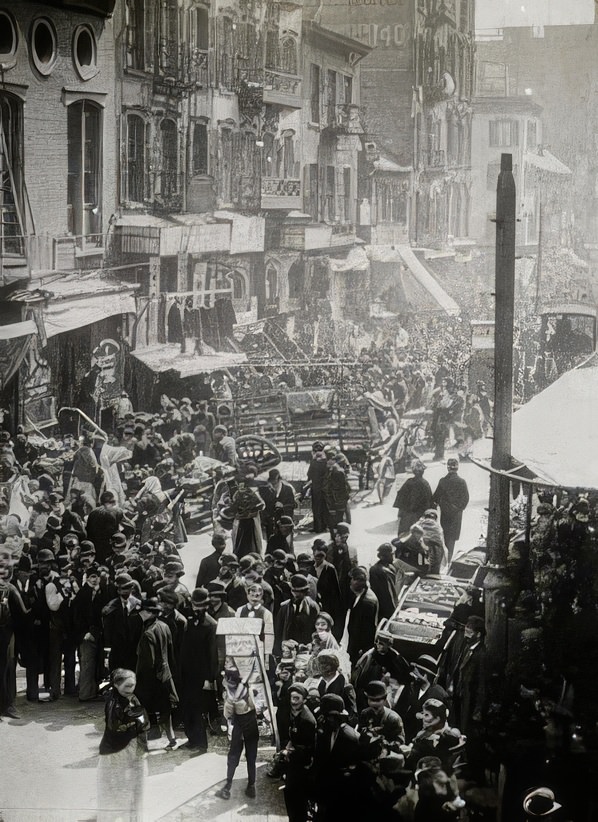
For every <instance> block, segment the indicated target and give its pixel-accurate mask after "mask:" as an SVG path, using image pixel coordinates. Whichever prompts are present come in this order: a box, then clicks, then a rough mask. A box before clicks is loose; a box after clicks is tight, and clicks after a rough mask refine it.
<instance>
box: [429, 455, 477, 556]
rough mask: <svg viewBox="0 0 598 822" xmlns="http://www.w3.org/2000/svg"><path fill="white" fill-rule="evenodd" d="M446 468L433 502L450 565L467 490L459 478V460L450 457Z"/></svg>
mask: <svg viewBox="0 0 598 822" xmlns="http://www.w3.org/2000/svg"><path fill="white" fill-rule="evenodd" d="M446 467H447V474H446V476H444V477H441V479H440V480H439V481H438V485H437V486H436V490H435V491H434V498H433V500H434V504H435V505H437V506H438V507H439V508H440V525H441V526H442V530H443V532H444V542H445V545H446V549H447V551H448V561H449V564H450V562H451V560H452V558H453V551H454V550H455V543H456V542H457V540H458V539H459V537H460V536H461V520H462V517H463V511H464V510H465V509H466V508H467V505H468V503H469V490H468V488H467V483H466V482H465V480H464V479H463V478H462V477H460V476H459V460H458V459H456V458H455V457H451V458H450V459H448V460H447V463H446ZM429 507H430V506H429V505H427V506H426V508H429Z"/></svg>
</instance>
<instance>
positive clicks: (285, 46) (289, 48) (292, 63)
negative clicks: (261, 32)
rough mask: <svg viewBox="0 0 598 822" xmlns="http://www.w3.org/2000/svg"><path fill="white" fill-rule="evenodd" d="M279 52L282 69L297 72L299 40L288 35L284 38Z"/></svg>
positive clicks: (292, 72)
mask: <svg viewBox="0 0 598 822" xmlns="http://www.w3.org/2000/svg"><path fill="white" fill-rule="evenodd" d="M279 54H280V57H279V60H280V66H279V68H280V71H286V72H288V73H289V74H297V41H296V40H295V38H294V37H291V36H288V35H287V36H286V37H283V38H282V40H281V41H280V49H279Z"/></svg>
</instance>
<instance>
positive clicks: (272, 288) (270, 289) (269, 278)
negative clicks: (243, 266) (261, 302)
mask: <svg viewBox="0 0 598 822" xmlns="http://www.w3.org/2000/svg"><path fill="white" fill-rule="evenodd" d="M277 297H278V273H277V271H276V269H275V268H274V266H273V265H270V266H268V268H267V270H266V302H267V303H272V302H274V300H275V299H276V298H277Z"/></svg>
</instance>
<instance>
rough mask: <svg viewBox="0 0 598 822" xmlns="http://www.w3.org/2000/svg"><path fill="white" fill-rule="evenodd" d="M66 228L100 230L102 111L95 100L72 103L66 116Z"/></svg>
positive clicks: (83, 233) (79, 233)
mask: <svg viewBox="0 0 598 822" xmlns="http://www.w3.org/2000/svg"><path fill="white" fill-rule="evenodd" d="M67 143H68V183H67V200H68V217H69V231H70V232H71V234H74V235H75V236H76V237H89V236H90V235H94V236H95V237H96V244H97V245H100V244H101V243H100V240H101V232H102V217H101V184H102V111H101V109H100V108H99V106H97V105H96V104H95V103H91V102H89V101H87V100H83V101H81V102H78V103H72V104H71V105H70V106H69V108H68V116H67Z"/></svg>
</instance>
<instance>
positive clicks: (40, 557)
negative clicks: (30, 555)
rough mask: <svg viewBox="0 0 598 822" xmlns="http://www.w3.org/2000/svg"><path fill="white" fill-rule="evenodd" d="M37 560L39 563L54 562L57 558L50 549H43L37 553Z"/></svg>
mask: <svg viewBox="0 0 598 822" xmlns="http://www.w3.org/2000/svg"><path fill="white" fill-rule="evenodd" d="M36 559H37V561H38V562H54V559H55V557H54V554H53V553H52V551H50V549H49V548H42V549H41V551H38V552H37V557H36Z"/></svg>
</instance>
